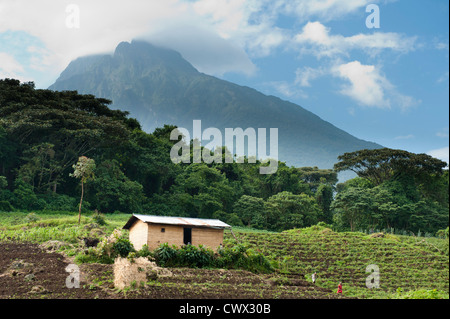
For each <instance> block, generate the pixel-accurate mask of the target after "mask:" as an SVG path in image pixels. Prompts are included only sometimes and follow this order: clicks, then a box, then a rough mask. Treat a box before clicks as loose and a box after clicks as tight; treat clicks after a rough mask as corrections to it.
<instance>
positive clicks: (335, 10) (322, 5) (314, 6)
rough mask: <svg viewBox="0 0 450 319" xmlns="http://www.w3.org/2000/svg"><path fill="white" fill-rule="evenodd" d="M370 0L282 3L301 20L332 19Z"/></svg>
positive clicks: (312, 0) (353, 10)
mask: <svg viewBox="0 0 450 319" xmlns="http://www.w3.org/2000/svg"><path fill="white" fill-rule="evenodd" d="M373 2H376V1H373V0H372V1H371V0H346V1H342V0H291V1H287V2H285V3H284V6H283V8H284V10H285V11H286V12H294V13H295V14H296V15H297V17H299V18H300V19H302V20H308V19H310V18H311V17H318V18H321V19H323V20H327V21H329V20H334V19H338V18H341V17H342V16H345V15H347V14H350V13H353V12H355V11H357V10H358V9H361V8H363V7H365V6H366V5H367V4H369V3H373Z"/></svg>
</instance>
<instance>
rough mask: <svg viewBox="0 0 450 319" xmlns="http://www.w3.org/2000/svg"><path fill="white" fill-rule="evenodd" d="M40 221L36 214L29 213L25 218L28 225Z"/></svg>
mask: <svg viewBox="0 0 450 319" xmlns="http://www.w3.org/2000/svg"><path fill="white" fill-rule="evenodd" d="M38 220H39V217H38V216H37V215H36V213H29V214H28V215H27V216H26V217H25V221H26V222H27V223H34V222H36V221H38Z"/></svg>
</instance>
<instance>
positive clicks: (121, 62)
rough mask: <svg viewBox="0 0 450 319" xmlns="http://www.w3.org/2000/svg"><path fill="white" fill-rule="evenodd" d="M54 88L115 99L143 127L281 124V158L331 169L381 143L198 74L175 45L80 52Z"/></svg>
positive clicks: (290, 105) (293, 106)
mask: <svg viewBox="0 0 450 319" xmlns="http://www.w3.org/2000/svg"><path fill="white" fill-rule="evenodd" d="M49 89H51V90H59V91H60V90H77V91H78V92H79V93H82V94H94V95H95V96H97V97H103V98H107V99H111V100H112V101H113V105H112V107H113V108H119V109H121V110H125V111H129V112H130V113H131V116H132V117H135V118H137V119H138V120H139V122H140V123H141V124H142V127H143V129H144V130H146V131H152V130H153V129H155V128H156V127H161V126H163V125H164V124H174V125H177V126H179V127H185V128H187V129H188V130H189V131H190V132H192V121H193V120H202V129H205V128H207V127H217V128H219V129H221V131H222V134H224V128H226V127H229V128H237V127H241V128H243V129H246V128H248V127H253V128H255V129H257V128H267V134H268V132H269V128H271V127H274V128H278V135H279V139H278V140H279V160H281V161H285V162H287V164H288V165H295V166H318V167H319V168H331V167H332V166H333V164H334V163H335V162H336V161H337V156H338V155H340V154H343V153H345V152H351V151H355V150H359V149H364V148H367V149H373V148H380V147H381V146H380V145H378V144H375V143H371V142H367V141H363V140H360V139H358V138H356V137H354V136H352V135H350V134H348V133H346V132H345V131H343V130H341V129H338V128H336V127H335V126H333V125H332V124H330V123H328V122H326V121H323V120H322V119H320V118H319V117H318V116H316V115H314V114H313V113H311V112H309V111H307V110H305V109H304V108H302V107H300V106H298V105H296V104H294V103H290V102H287V101H283V100H281V99H279V98H277V97H274V96H267V95H264V94H262V93H260V92H258V91H256V90H254V89H252V88H249V87H244V86H239V85H236V84H234V83H231V82H227V81H224V80H220V79H218V78H215V77H212V76H209V75H206V74H203V73H200V72H198V71H197V70H196V69H195V68H194V67H193V66H192V65H191V64H189V62H187V61H186V60H184V59H183V58H182V56H181V55H180V54H179V53H177V52H175V51H172V50H168V49H163V48H158V47H155V46H153V45H151V44H149V43H146V42H140V41H132V42H131V43H127V42H122V43H120V44H119V45H118V46H117V48H116V50H115V52H114V54H113V55H97V56H89V57H82V58H79V59H77V60H75V61H73V62H71V63H70V64H69V66H68V67H67V68H66V70H64V71H63V72H62V73H61V76H60V77H59V78H58V79H57V81H56V82H55V83H54V84H53V85H52V86H50V87H49Z"/></svg>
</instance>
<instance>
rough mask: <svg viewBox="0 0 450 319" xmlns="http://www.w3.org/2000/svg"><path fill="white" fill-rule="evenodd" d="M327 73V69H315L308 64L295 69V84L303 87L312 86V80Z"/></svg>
mask: <svg viewBox="0 0 450 319" xmlns="http://www.w3.org/2000/svg"><path fill="white" fill-rule="evenodd" d="M326 73H327V71H326V70H325V69H324V68H318V69H314V68H311V67H308V66H307V67H303V68H298V69H297V70H296V71H295V84H297V85H299V86H302V87H309V86H311V83H310V82H311V80H314V79H316V78H318V77H320V76H322V75H324V74H326Z"/></svg>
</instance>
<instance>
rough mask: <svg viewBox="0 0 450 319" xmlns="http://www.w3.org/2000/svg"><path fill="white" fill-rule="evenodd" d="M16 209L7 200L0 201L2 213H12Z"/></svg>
mask: <svg viewBox="0 0 450 319" xmlns="http://www.w3.org/2000/svg"><path fill="white" fill-rule="evenodd" d="M13 210H14V207H13V206H12V205H11V204H10V202H8V201H6V200H2V201H0V212H12V211H13Z"/></svg>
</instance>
